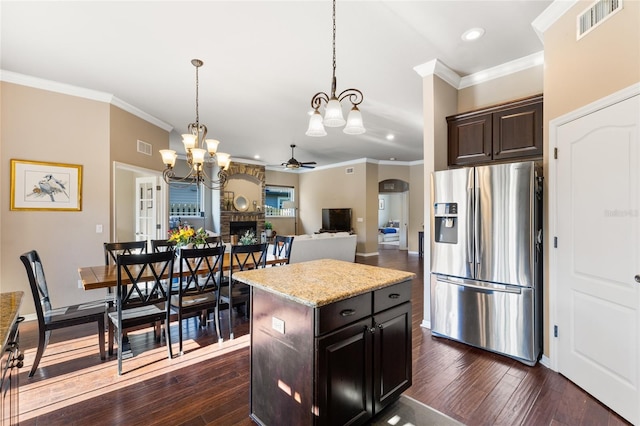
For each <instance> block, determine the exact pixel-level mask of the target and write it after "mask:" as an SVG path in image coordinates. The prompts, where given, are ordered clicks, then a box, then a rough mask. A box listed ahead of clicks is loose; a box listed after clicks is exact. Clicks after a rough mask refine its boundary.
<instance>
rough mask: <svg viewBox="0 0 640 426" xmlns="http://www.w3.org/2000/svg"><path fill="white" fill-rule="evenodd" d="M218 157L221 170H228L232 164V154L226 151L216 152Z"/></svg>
mask: <svg viewBox="0 0 640 426" xmlns="http://www.w3.org/2000/svg"><path fill="white" fill-rule="evenodd" d="M216 158H217V159H218V167H219V168H220V169H221V170H227V169H228V168H229V165H230V164H231V155H229V154H227V153H226V152H219V153H217V154H216Z"/></svg>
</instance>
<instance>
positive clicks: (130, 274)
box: [108, 251, 175, 375]
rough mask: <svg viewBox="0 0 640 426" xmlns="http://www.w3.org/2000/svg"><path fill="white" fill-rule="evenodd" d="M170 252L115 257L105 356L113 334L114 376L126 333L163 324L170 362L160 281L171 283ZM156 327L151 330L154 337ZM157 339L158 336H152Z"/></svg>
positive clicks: (165, 299)
mask: <svg viewBox="0 0 640 426" xmlns="http://www.w3.org/2000/svg"><path fill="white" fill-rule="evenodd" d="M174 258H175V256H174V253H173V251H164V252H161V253H143V254H129V255H118V256H117V257H116V265H117V268H118V278H117V283H118V284H117V287H116V305H115V310H114V311H111V312H109V314H108V316H109V354H112V353H113V341H114V333H117V341H118V375H122V355H123V340H124V333H125V330H127V329H132V328H135V329H139V328H144V327H152V326H154V325H155V324H156V323H162V322H164V330H165V338H166V342H167V349H168V356H169V358H172V355H173V354H172V350H171V334H170V333H169V324H170V314H171V312H170V310H169V309H168V293H169V291H168V289H167V288H166V286H165V285H164V280H168V282H171V281H172V279H173V260H174ZM155 332H156V327H154V333H155ZM156 337H159V336H156Z"/></svg>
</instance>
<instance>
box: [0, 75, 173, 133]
mask: <svg viewBox="0 0 640 426" xmlns="http://www.w3.org/2000/svg"><path fill="white" fill-rule="evenodd" d="M0 81H6V82H7V83H13V84H18V85H21V86H27V87H33V88H34V89H40V90H47V91H49V92H55V93H60V94H63V95H69V96H75V97H78V98H84V99H89V100H92V101H98V102H104V103H108V104H111V105H113V106H116V107H118V108H120V109H122V110H124V111H127V112H128V113H130V114H133V115H135V116H136V117H138V118H141V119H143V120H145V121H147V122H149V123H151V124H153V125H154V126H158V127H160V128H161V129H162V130H164V131H166V132H171V130H173V126H171V125H170V124H168V123H165V122H164V121H162V120H159V119H157V118H156V117H154V116H152V115H150V114H147V113H146V112H144V111H142V110H141V109H139V108H137V107H134V106H133V105H130V104H128V103H126V102H124V101H123V100H121V99H119V98H116V97H115V96H113V95H112V94H111V93H105V92H99V91H97V90H91V89H85V88H83V87H78V86H72V85H70V84H65V83H59V82H57V81H51V80H45V79H43V78H38V77H33V76H29V75H24V74H18V73H15V72H13V71H6V70H0Z"/></svg>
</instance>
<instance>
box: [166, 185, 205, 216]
mask: <svg viewBox="0 0 640 426" xmlns="http://www.w3.org/2000/svg"><path fill="white" fill-rule="evenodd" d="M203 195H204V194H203V191H202V190H201V188H200V185H194V184H193V182H191V181H186V182H172V183H171V184H170V185H169V215H170V216H201V212H202V206H203Z"/></svg>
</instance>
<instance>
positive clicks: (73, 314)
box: [44, 302, 107, 324]
mask: <svg viewBox="0 0 640 426" xmlns="http://www.w3.org/2000/svg"><path fill="white" fill-rule="evenodd" d="M98 303H100V304H98ZM106 310H107V307H106V304H105V303H104V302H95V303H94V302H91V303H87V304H81V305H71V306H65V307H60V308H56V309H51V310H49V311H47V312H45V313H44V321H45V323H46V324H56V323H63V322H71V321H74V320H78V319H83V318H89V317H99V316H100V315H104V314H105V312H106Z"/></svg>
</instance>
